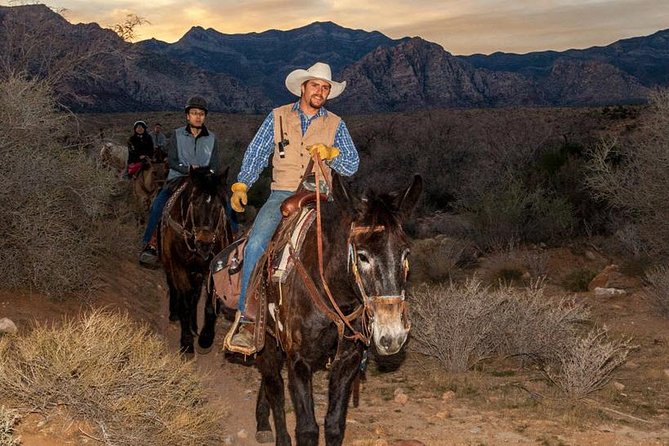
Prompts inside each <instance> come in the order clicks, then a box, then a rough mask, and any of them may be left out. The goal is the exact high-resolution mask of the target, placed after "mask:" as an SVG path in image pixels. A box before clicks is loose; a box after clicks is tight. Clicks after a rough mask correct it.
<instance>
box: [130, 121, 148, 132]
mask: <svg viewBox="0 0 669 446" xmlns="http://www.w3.org/2000/svg"><path fill="white" fill-rule="evenodd" d="M138 125H141V126H142V127H144V130H146V128H147V125H146V122H144V121H135V123H134V124H133V125H132V128H133V129H136V128H137V126H138Z"/></svg>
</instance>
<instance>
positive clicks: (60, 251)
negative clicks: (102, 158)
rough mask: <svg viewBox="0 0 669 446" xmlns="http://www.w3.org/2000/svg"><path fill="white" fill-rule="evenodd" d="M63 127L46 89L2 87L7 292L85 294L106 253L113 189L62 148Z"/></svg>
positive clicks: (0, 243) (28, 83)
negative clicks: (29, 289)
mask: <svg viewBox="0 0 669 446" xmlns="http://www.w3.org/2000/svg"><path fill="white" fill-rule="evenodd" d="M69 119H71V117H68V115H66V114H64V113H61V112H59V111H58V109H57V104H56V102H55V100H54V99H53V95H52V93H51V89H50V87H49V84H48V83H47V82H42V81H39V80H27V79H25V78H22V77H13V78H8V79H5V80H2V81H0V120H1V121H2V122H3V124H4V126H5V131H4V132H2V134H1V135H0V156H1V157H2V159H3V165H4V166H5V168H4V169H3V182H4V183H3V188H2V189H0V208H2V213H0V229H1V230H2V233H3V237H2V239H1V240H0V264H2V265H3V268H1V269H0V281H2V282H3V283H4V284H5V286H6V287H9V288H26V287H30V288H33V289H35V290H37V291H40V292H44V293H46V294H56V293H63V292H68V291H75V290H84V291H85V290H88V289H90V288H91V287H92V284H93V282H94V279H95V272H96V266H97V264H98V258H99V256H100V254H101V252H103V251H105V250H108V245H105V244H104V243H103V240H104V238H103V234H104V232H105V231H106V230H107V228H105V227H104V226H105V224H106V225H108V224H109V222H105V221H104V220H105V218H106V217H107V213H108V211H109V204H110V202H109V200H110V196H111V195H112V192H113V191H114V190H115V189H116V187H117V183H116V180H115V178H114V176H113V174H111V173H110V172H108V171H106V170H99V169H98V168H97V167H96V165H95V162H94V161H93V160H92V159H91V158H89V157H88V156H87V155H86V154H85V153H84V152H83V151H82V150H80V149H79V148H78V147H69V148H66V147H65V141H66V139H67V137H68V136H70V135H69V134H68V131H69V129H70V126H69V124H68V123H69Z"/></svg>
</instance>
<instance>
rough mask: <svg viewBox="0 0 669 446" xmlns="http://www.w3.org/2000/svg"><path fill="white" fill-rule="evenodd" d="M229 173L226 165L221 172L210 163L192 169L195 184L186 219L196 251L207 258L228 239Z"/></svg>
mask: <svg viewBox="0 0 669 446" xmlns="http://www.w3.org/2000/svg"><path fill="white" fill-rule="evenodd" d="M227 173H228V170H227V169H226V170H225V173H224V174H222V175H217V174H214V173H213V172H211V171H210V170H209V169H208V168H206V167H203V168H197V169H191V170H190V172H189V176H190V179H191V182H192V188H191V191H190V199H189V203H190V204H189V208H188V216H187V220H186V221H185V222H184V223H185V227H186V228H187V229H188V230H189V231H190V233H191V234H192V237H193V244H194V248H195V251H196V253H197V254H198V255H199V256H200V257H202V258H203V259H205V260H206V259H208V258H209V257H210V256H211V255H212V254H214V253H215V251H214V250H215V248H216V247H217V246H220V245H222V244H224V243H227V240H224V238H225V237H226V231H228V228H227V216H226V211H225V206H226V205H225V203H226V200H227V192H226V191H227V187H226V185H225V182H226V181H225V179H226V176H227Z"/></svg>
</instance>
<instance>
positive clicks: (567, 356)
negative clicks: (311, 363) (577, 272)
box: [411, 278, 633, 397]
mask: <svg viewBox="0 0 669 446" xmlns="http://www.w3.org/2000/svg"><path fill="white" fill-rule="evenodd" d="M412 297H413V302H412V306H411V313H412V319H413V321H414V325H413V327H414V328H413V330H412V339H413V342H412V343H411V346H412V348H413V349H414V350H415V351H418V352H420V353H423V354H425V355H428V356H431V357H434V358H436V359H437V360H438V361H439V362H440V363H441V365H442V366H443V367H444V368H445V369H446V370H448V371H451V372H465V371H467V370H470V369H472V368H474V367H475V366H476V365H477V364H479V363H481V361H484V360H486V359H489V358H500V359H501V358H517V359H519V360H520V361H519V362H520V364H521V365H524V364H534V365H536V366H538V367H539V368H540V369H542V370H545V371H546V372H545V373H546V375H547V376H548V377H549V378H550V380H551V381H552V382H553V383H555V384H556V385H557V387H558V388H559V389H560V390H561V391H563V392H564V393H565V394H567V395H569V396H570V397H581V396H584V395H587V394H588V393H590V392H593V391H595V390H597V389H599V388H601V386H602V385H604V384H605V383H606V382H607V381H608V380H609V379H610V378H611V374H612V373H613V371H614V370H615V369H616V368H617V367H618V366H619V365H621V364H622V363H623V362H624V361H625V359H626V357H627V353H629V351H630V350H631V349H632V348H633V347H632V345H631V344H630V342H629V341H628V340H622V341H612V340H609V339H608V338H607V337H606V332H605V330H604V329H591V328H590V327H591V325H592V324H591V322H590V320H589V313H588V311H587V309H586V308H585V307H584V306H583V305H582V304H579V303H578V302H576V301H575V300H574V299H573V298H566V297H562V298H560V299H549V298H548V297H546V296H545V294H544V287H543V284H542V283H541V282H535V283H533V284H532V286H529V287H527V288H525V289H515V288H512V287H508V286H503V287H500V288H490V287H484V286H482V284H481V282H480V281H479V280H478V279H476V278H473V279H471V280H469V281H468V282H466V283H465V284H462V285H456V284H451V285H448V286H446V285H438V286H428V285H423V286H421V287H419V288H417V289H415V290H414V292H413V293H412Z"/></svg>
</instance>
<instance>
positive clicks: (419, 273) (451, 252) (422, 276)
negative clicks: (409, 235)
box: [411, 237, 469, 283]
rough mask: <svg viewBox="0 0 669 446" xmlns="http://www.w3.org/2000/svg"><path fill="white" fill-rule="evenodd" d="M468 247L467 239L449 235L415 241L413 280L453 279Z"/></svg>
mask: <svg viewBox="0 0 669 446" xmlns="http://www.w3.org/2000/svg"><path fill="white" fill-rule="evenodd" d="M468 248H469V244H468V243H467V242H466V241H463V240H456V239H450V238H447V237H435V238H430V239H423V240H416V241H414V242H413V244H412V247H411V282H412V283H422V282H442V281H447V280H450V279H452V278H453V274H454V272H455V271H456V270H457V269H458V263H459V262H461V261H462V259H463V256H464V255H465V253H466V252H467V249H468Z"/></svg>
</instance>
